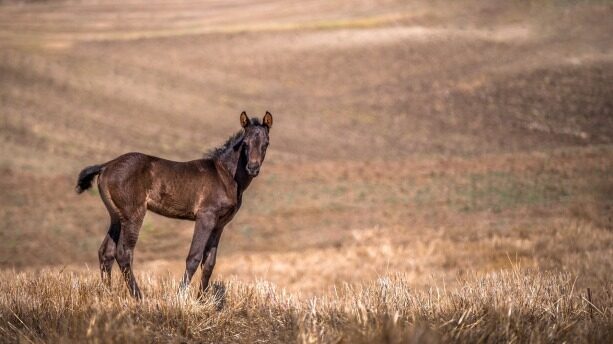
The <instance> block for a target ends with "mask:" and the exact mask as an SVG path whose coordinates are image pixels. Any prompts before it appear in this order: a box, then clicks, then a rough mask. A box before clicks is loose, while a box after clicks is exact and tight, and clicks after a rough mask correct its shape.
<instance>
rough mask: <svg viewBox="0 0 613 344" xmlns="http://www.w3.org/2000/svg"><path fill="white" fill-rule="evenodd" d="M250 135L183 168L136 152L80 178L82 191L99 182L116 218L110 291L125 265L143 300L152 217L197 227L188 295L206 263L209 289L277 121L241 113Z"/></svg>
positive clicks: (104, 258)
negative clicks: (139, 244) (142, 237)
mask: <svg viewBox="0 0 613 344" xmlns="http://www.w3.org/2000/svg"><path fill="white" fill-rule="evenodd" d="M240 123H241V126H242V129H241V130H240V131H239V132H237V133H236V134H234V135H233V136H232V137H230V138H229V139H228V141H227V142H226V143H225V144H224V145H223V146H221V147H219V148H216V149H215V150H213V151H212V152H211V153H209V154H207V156H205V158H204V159H199V160H192V161H187V162H176V161H170V160H165V159H161V158H157V157H154V156H149V155H145V154H142V153H128V154H124V155H121V156H119V157H117V158H116V159H114V160H111V161H109V162H106V163H104V164H101V165H94V166H89V167H87V168H85V169H83V171H81V173H80V174H79V179H78V181H77V187H76V189H77V192H78V193H81V192H83V191H84V190H86V189H88V188H90V187H91V185H92V181H93V179H94V178H95V177H96V176H98V189H99V190H100V197H101V198H102V201H103V202H104V205H105V206H106V209H107V210H108V212H109V215H110V217H111V223H110V226H109V229H108V232H107V234H106V236H105V238H104V240H103V241H102V245H101V246H100V249H99V250H98V258H99V260H100V272H101V275H102V280H103V281H104V282H105V283H107V284H108V285H110V283H111V269H112V267H113V261H117V264H118V265H119V268H120V269H121V272H122V274H123V276H124V278H125V280H126V283H127V285H128V288H129V289H130V293H131V294H132V295H133V296H134V297H135V298H137V299H141V298H142V294H141V292H140V289H139V288H138V284H137V283H136V279H135V278H134V273H133V272H132V265H133V260H134V248H135V246H136V241H137V240H138V233H139V231H140V227H141V225H142V223H143V218H144V217H145V213H146V212H147V210H151V211H153V212H155V213H158V214H160V215H164V216H167V217H171V218H177V219H186V220H192V221H196V225H195V228H194V236H193V239H192V244H191V247H190V249H189V254H188V256H187V260H186V266H185V274H184V275H183V279H182V281H181V286H182V288H185V287H187V286H188V285H189V283H190V282H191V279H192V277H193V275H194V273H195V272H196V269H198V265H200V264H202V283H201V285H200V290H201V291H204V290H205V289H206V288H207V286H208V285H209V279H210V278H211V274H212V273H213V268H214V267H215V259H216V255H217V246H218V245H219V240H220V238H221V234H222V232H223V229H224V226H225V225H226V224H227V223H228V222H230V220H232V218H233V217H234V215H235V214H236V212H237V211H238V209H239V208H240V206H241V201H242V195H243V192H244V191H245V189H247V187H248V186H249V184H250V183H251V180H252V179H253V178H254V177H256V176H257V175H258V174H259V172H260V167H261V165H262V162H263V161H264V157H265V156H266V149H267V148H268V142H269V132H270V128H271V127H272V115H271V114H270V113H269V112H266V115H265V116H264V119H263V120H262V122H260V121H259V120H258V119H256V118H252V119H249V117H247V114H246V113H245V112H243V113H241V116H240Z"/></svg>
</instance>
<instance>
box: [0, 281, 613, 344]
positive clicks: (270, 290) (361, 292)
mask: <svg viewBox="0 0 613 344" xmlns="http://www.w3.org/2000/svg"><path fill="white" fill-rule="evenodd" d="M140 277H141V280H142V281H143V282H144V283H143V289H144V291H145V294H146V295H147V297H146V298H145V300H144V301H143V302H141V303H139V302H135V301H133V300H132V299H131V298H130V297H129V296H128V295H126V293H125V292H121V291H123V290H124V288H122V289H120V290H117V289H116V288H113V290H110V291H109V290H108V289H106V288H105V287H104V286H102V285H101V284H100V282H99V280H98V278H96V277H94V276H93V274H91V273H87V274H76V273H67V272H62V271H58V270H45V271H42V272H40V273H39V274H37V275H31V274H24V273H16V272H3V273H2V274H1V276H0V336H1V339H2V341H3V342H46V343H56V342H58V343H59V342H67V341H75V342H77V341H78V342H92V343H112V342H130V343H151V342H157V341H164V342H207V343H224V342H228V343H254V342H273V343H288V342H303V343H311V342H322V343H339V342H341V343H359V342H364V343H371V342H391V343H401V342H403V343H406V342H419V343H428V342H455V343H474V342H490V343H499V342H533V343H540V342H594V343H606V342H610V341H611V340H613V327H612V326H611V324H612V323H613V294H611V285H603V286H601V287H600V288H599V289H598V290H590V294H589V296H588V294H587V292H586V291H585V290H578V289H576V288H575V279H574V277H573V276H572V275H570V274H548V273H540V272H538V271H536V272H535V271H529V270H521V269H513V270H512V271H500V272H494V273H489V274H486V275H482V276H479V277H476V276H473V277H468V278H466V279H464V280H462V281H460V283H459V285H458V287H456V288H446V287H445V286H442V285H441V286H437V287H432V288H430V289H429V290H425V291H424V290H413V289H412V288H411V287H410V283H409V282H408V281H407V280H406V279H405V278H404V277H403V276H402V275H401V274H398V275H393V276H389V277H381V278H379V279H377V280H376V281H373V282H369V283H364V284H358V285H345V286H343V287H340V288H338V289H336V290H335V291H334V292H333V293H330V294H328V295H324V296H320V297H312V298H300V297H297V296H294V295H292V294H288V293H286V292H285V291H283V290H279V289H277V288H276V287H275V286H274V285H272V284H270V283H266V282H258V283H253V284H249V283H244V282H239V281H225V282H216V283H215V284H214V286H213V287H212V289H211V291H210V292H209V293H208V294H207V295H206V296H205V297H203V298H202V299H201V300H198V299H197V298H196V297H195V296H194V293H192V292H190V293H187V294H179V293H177V284H176V283H175V282H174V280H168V279H160V278H156V277H152V276H147V275H141V276H140ZM117 282H118V281H117V280H116V281H115V283H117ZM122 287H123V286H122Z"/></svg>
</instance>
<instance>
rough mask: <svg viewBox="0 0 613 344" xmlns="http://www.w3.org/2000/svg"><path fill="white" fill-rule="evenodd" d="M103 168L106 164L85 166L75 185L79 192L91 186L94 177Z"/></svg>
mask: <svg viewBox="0 0 613 344" xmlns="http://www.w3.org/2000/svg"><path fill="white" fill-rule="evenodd" d="M103 168H104V165H93V166H88V167H86V168H84V169H83V171H81V173H79V179H77V186H76V187H75V190H76V191H77V193H82V192H83V191H85V190H87V189H89V188H91V187H92V181H93V180H94V177H96V176H97V175H98V174H100V172H102V169H103Z"/></svg>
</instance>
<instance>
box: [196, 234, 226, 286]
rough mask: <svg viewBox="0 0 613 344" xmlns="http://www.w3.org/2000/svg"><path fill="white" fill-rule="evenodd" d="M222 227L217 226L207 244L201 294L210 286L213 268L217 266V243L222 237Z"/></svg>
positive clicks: (203, 263)
mask: <svg viewBox="0 0 613 344" xmlns="http://www.w3.org/2000/svg"><path fill="white" fill-rule="evenodd" d="M221 232H223V227H222V228H216V229H215V231H214V232H213V235H211V238H210V239H209V242H208V243H207V245H206V250H205V251H204V259H203V261H202V280H201V283H200V294H203V293H204V292H205V291H206V289H207V288H208V286H209V280H210V279H211V274H213V269H214V268H215V259H216V256H217V245H219V239H220V238H221Z"/></svg>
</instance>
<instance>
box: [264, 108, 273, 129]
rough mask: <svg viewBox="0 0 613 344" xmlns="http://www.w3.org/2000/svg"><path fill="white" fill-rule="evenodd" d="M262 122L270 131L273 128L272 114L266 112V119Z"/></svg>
mask: <svg viewBox="0 0 613 344" xmlns="http://www.w3.org/2000/svg"><path fill="white" fill-rule="evenodd" d="M262 122H263V123H264V125H265V126H267V127H268V129H270V128H272V115H271V114H270V112H268V111H266V114H265V115H264V119H263V120H262Z"/></svg>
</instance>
